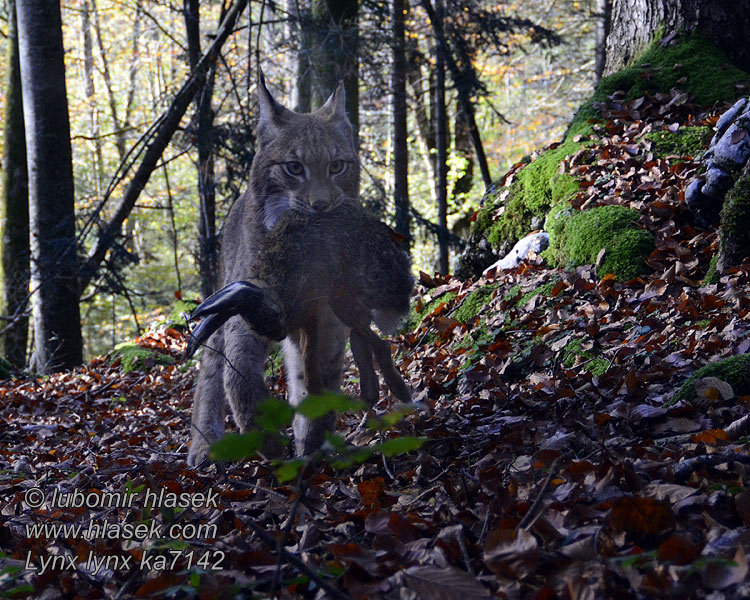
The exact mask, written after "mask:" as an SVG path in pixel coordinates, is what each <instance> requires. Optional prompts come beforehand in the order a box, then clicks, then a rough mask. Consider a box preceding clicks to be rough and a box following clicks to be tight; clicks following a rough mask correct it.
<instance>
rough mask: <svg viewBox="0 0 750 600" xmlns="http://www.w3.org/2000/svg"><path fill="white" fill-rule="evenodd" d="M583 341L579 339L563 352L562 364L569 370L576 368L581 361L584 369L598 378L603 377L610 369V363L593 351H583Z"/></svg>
mask: <svg viewBox="0 0 750 600" xmlns="http://www.w3.org/2000/svg"><path fill="white" fill-rule="evenodd" d="M582 346H583V339H581V338H579V339H577V340H573V341H572V342H570V343H569V344H568V345H567V346H565V349H564V350H563V357H562V361H561V362H562V364H563V365H565V366H566V367H568V368H571V367H574V366H575V364H576V362H577V361H578V360H579V357H580V360H581V362H584V363H585V364H584V365H583V368H584V369H586V370H587V371H588V372H589V373H591V374H592V375H594V376H595V377H598V376H599V375H603V374H604V372H605V371H606V370H607V369H608V368H609V365H610V363H609V361H608V360H607V359H606V358H602V357H601V356H597V355H596V354H595V353H594V352H593V351H592V350H583V349H582Z"/></svg>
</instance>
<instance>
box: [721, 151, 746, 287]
mask: <svg viewBox="0 0 750 600" xmlns="http://www.w3.org/2000/svg"><path fill="white" fill-rule="evenodd" d="M749 256H750V163H747V164H746V165H745V169H744V170H743V172H742V175H741V176H740V177H739V179H738V180H737V181H736V182H735V184H734V187H733V188H732V189H731V190H730V191H729V193H728V194H727V196H726V198H725V199H724V206H723V207H722V209H721V225H720V237H719V258H718V261H717V262H716V272H717V273H718V274H719V275H723V274H724V273H726V272H727V271H728V270H729V268H730V267H732V266H739V264H740V263H741V262H742V261H743V260H744V259H745V258H747V257H749Z"/></svg>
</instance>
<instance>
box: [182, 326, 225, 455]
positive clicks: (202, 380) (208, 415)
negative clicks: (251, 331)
mask: <svg viewBox="0 0 750 600" xmlns="http://www.w3.org/2000/svg"><path fill="white" fill-rule="evenodd" d="M208 345H209V347H210V349H208V348H207V349H206V351H205V352H204V354H203V357H202V358H201V362H200V371H199V372H198V384H197V386H196V388H195V395H194V397H193V418H192V425H191V427H190V451H189V453H188V459H187V462H188V465H190V466H191V467H197V466H199V465H200V464H201V463H203V462H204V461H205V460H206V459H207V458H208V449H209V446H210V445H211V444H213V443H214V442H215V441H216V440H218V439H219V438H220V437H221V436H222V434H223V433H224V417H225V415H226V401H225V400H224V386H223V381H222V368H223V360H224V359H223V358H222V357H221V354H220V352H221V351H222V348H223V337H222V334H221V332H219V333H217V334H215V335H214V336H213V337H212V338H211V340H210V341H209V344H208Z"/></svg>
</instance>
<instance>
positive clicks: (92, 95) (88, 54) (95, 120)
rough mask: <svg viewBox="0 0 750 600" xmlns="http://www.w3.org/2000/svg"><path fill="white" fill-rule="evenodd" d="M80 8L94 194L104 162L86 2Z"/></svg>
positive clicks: (97, 187) (89, 20)
mask: <svg viewBox="0 0 750 600" xmlns="http://www.w3.org/2000/svg"><path fill="white" fill-rule="evenodd" d="M80 7H81V37H82V38H83V77H84V81H85V82H86V102H87V103H88V105H89V134H90V135H91V138H92V141H93V144H94V174H95V178H96V192H97V194H100V193H101V189H102V180H103V179H104V160H103V157H102V141H101V138H100V135H99V134H100V130H99V109H98V106H97V102H96V87H95V85H94V53H93V44H92V43H91V18H90V15H89V2H88V0H81V1H80Z"/></svg>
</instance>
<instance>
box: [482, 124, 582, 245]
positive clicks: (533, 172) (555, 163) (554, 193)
mask: <svg viewBox="0 0 750 600" xmlns="http://www.w3.org/2000/svg"><path fill="white" fill-rule="evenodd" d="M582 147H583V143H581V142H573V141H572V138H571V139H568V140H566V141H565V142H563V143H562V144H561V145H560V146H558V147H557V148H554V149H552V150H547V151H546V152H545V153H544V154H542V155H541V156H539V157H538V158H537V159H536V160H535V161H534V162H532V163H530V164H529V165H528V166H526V167H524V168H523V169H522V170H521V171H519V172H518V174H517V175H516V176H515V179H514V180H513V183H511V185H510V191H509V194H508V197H507V199H506V201H505V211H504V212H503V214H502V215H500V217H498V218H497V219H496V220H495V221H494V222H493V221H492V215H493V214H494V213H495V212H496V211H497V208H498V205H497V204H493V205H489V206H486V207H485V208H483V209H482V210H481V211H480V213H479V215H477V225H476V227H477V231H485V230H486V231H487V234H486V237H487V241H489V243H490V245H491V246H492V247H493V248H499V247H500V246H501V245H502V244H503V243H505V242H508V243H511V244H513V243H515V242H517V241H518V240H520V239H521V238H522V237H523V236H525V235H526V234H527V233H529V231H530V230H531V222H532V220H533V219H534V218H535V217H536V218H539V219H542V218H544V215H546V214H547V211H548V210H549V208H550V206H552V204H555V203H556V202H559V201H561V200H568V199H569V198H570V197H571V196H572V195H574V194H575V193H576V192H577V191H578V182H577V181H576V180H575V179H574V178H573V177H571V176H570V175H567V174H560V172H559V171H560V163H561V162H562V161H563V160H564V159H565V158H566V157H567V156H570V155H572V154H575V153H576V152H577V151H578V150H580V149H581V148H582Z"/></svg>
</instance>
